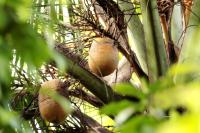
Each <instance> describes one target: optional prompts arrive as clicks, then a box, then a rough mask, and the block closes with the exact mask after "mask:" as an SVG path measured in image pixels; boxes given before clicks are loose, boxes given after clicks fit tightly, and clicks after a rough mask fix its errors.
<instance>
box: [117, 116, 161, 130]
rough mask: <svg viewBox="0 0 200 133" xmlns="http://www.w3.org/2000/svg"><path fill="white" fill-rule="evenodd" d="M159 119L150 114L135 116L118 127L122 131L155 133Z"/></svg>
mask: <svg viewBox="0 0 200 133" xmlns="http://www.w3.org/2000/svg"><path fill="white" fill-rule="evenodd" d="M157 122H158V121H157V120H156V119H154V118H153V117H150V116H145V115H141V116H135V117H133V118H131V119H130V120H128V121H127V122H125V123H124V124H123V125H122V126H120V127H118V130H119V131H120V132H121V133H155V129H156V123H157Z"/></svg>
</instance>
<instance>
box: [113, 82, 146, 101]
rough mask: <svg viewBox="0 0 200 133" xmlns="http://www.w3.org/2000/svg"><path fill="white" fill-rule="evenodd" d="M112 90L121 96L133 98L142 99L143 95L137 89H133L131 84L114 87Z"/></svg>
mask: <svg viewBox="0 0 200 133" xmlns="http://www.w3.org/2000/svg"><path fill="white" fill-rule="evenodd" d="M114 90H115V91H116V92H118V93H120V94H122V95H127V96H133V97H137V98H140V99H144V98H145V97H146V96H145V94H144V93H143V92H142V91H141V90H139V89H138V88H135V87H133V86H132V85H131V84H119V85H116V86H114Z"/></svg>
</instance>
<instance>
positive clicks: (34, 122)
mask: <svg viewBox="0 0 200 133" xmlns="http://www.w3.org/2000/svg"><path fill="white" fill-rule="evenodd" d="M133 1H134V2H133V3H132V5H134V6H133V7H137V8H139V9H136V10H135V13H138V14H139V15H140V16H139V17H138V16H135V17H133V18H132V19H131V18H129V17H130V16H128V17H127V16H126V17H125V18H126V19H130V23H129V24H128V25H129V27H127V28H128V29H129V32H130V33H128V35H127V36H128V37H129V41H130V43H134V45H137V44H140V45H139V46H132V47H134V48H133V49H134V50H135V51H134V53H136V57H137V58H139V59H138V60H139V63H140V64H141V65H140V66H141V67H142V70H143V71H145V72H146V73H147V76H148V79H147V78H144V77H138V78H139V86H134V85H133V84H131V83H127V84H125V83H123V84H117V85H115V86H114V87H113V90H114V92H116V93H113V92H112V90H109V89H110V88H108V86H107V85H106V84H105V83H106V82H104V81H101V80H100V79H99V78H95V76H94V75H92V74H91V73H89V72H88V71H87V70H86V68H87V67H85V68H82V66H81V65H80V66H78V65H76V63H77V62H76V63H74V62H75V60H77V58H73V57H72V56H70V57H71V59H69V57H67V59H65V60H64V58H63V56H61V55H60V54H59V53H57V52H55V51H54V46H55V44H57V43H59V44H62V43H64V44H65V43H66V44H68V47H69V48H70V49H72V50H73V52H74V51H75V53H78V55H81V57H83V58H86V57H87V53H88V45H90V44H91V38H93V37H95V35H96V36H100V35H102V34H103V35H108V36H109V34H106V33H107V32H102V34H100V33H99V32H101V30H99V29H98V30H96V31H97V33H99V35H98V34H97V33H96V32H95V33H94V31H95V30H94V29H92V28H94V27H92V26H91V25H92V22H96V25H97V26H96V28H99V27H100V28H102V27H103V26H102V25H101V23H100V22H98V21H99V20H98V19H97V20H98V21H97V20H95V21H94V20H92V19H91V18H92V17H91V16H90V15H91V14H89V13H91V12H90V11H88V12H89V13H88V14H89V15H88V14H87V15H88V16H87V15H86V16H78V15H80V14H82V13H85V12H81V11H84V10H85V7H84V5H81V4H80V3H81V2H80V1H78V0H77V1H76V2H74V1H73V0H69V1H67V2H63V1H62V0H51V1H48V0H45V1H42V0H32V1H31V0H0V132H5V133H12V132H25V133H27V132H38V131H39V130H42V132H49V131H50V129H51V130H54V131H55V132H59V131H61V132H62V130H61V129H63V131H65V130H64V129H65V128H66V127H70V126H71V125H73V124H74V123H75V124H74V125H75V128H77V129H79V128H80V129H82V128H83V129H85V128H88V127H89V126H88V125H86V126H85V125H84V124H85V123H84V122H83V121H81V120H77V121H75V120H74V118H72V117H73V115H72V116H70V118H69V119H70V120H72V121H75V122H74V123H70V122H71V121H70V120H66V122H65V123H64V124H63V125H54V126H55V127H53V128H51V125H50V126H49V127H48V126H47V125H48V124H49V123H48V122H46V121H44V120H41V117H40V116H39V113H38V105H37V98H36V100H35V97H37V93H38V89H39V85H40V83H41V82H44V81H46V80H49V79H52V78H56V77H57V78H60V79H63V80H64V81H67V82H69V86H68V87H69V88H70V89H71V88H73V89H74V88H75V89H77V88H81V89H82V90H83V91H85V90H87V89H88V90H90V91H91V90H92V91H91V92H92V93H93V94H94V95H96V97H98V98H99V99H100V100H101V101H103V102H104V103H103V102H98V100H99V99H98V100H96V99H95V100H96V101H97V104H93V106H92V107H93V108H94V106H95V105H96V107H97V108H98V109H99V110H100V113H101V114H105V115H107V116H110V117H111V118H112V119H114V121H115V124H114V125H112V126H113V128H112V129H113V131H114V132H118V131H119V132H121V133H200V128H199V125H200V102H199V100H200V68H199V64H200V52H199V49H200V16H199V14H200V0H194V4H193V8H192V12H193V13H191V17H190V21H189V26H188V28H187V32H186V33H185V34H184V36H185V39H183V42H182V43H183V46H182V47H181V53H180V57H179V60H178V62H177V63H176V64H168V63H167V59H166V58H167V55H166V53H164V52H163V51H164V42H163V39H162V38H161V37H162V33H161V28H160V24H159V23H160V22H159V19H158V17H159V16H158V12H156V11H157V10H154V8H152V7H154V6H155V5H154V4H155V3H156V1H155V0H152V1H151V2H150V3H151V4H152V5H150V7H149V5H148V4H147V3H146V2H147V0H141V1H140V2H141V9H140V4H138V3H137V2H136V1H135V0H133ZM129 2H131V1H129ZM57 3H59V4H58V5H57ZM74 3H76V4H74ZM77 3H78V4H77ZM118 4H119V5H120V3H118ZM42 5H43V6H48V7H49V12H50V13H49V14H45V13H46V12H45V9H43V8H42ZM61 5H64V6H65V9H68V12H69V13H68V14H69V16H68V19H67V21H68V22H69V23H70V24H71V25H70V26H71V27H70V26H69V25H65V24H63V23H64V22H66V21H64V18H65V16H63V15H61V14H62V13H63V10H62V8H61ZM129 6H130V5H127V4H121V5H120V6H119V7H120V8H121V9H127V8H128V7H129ZM55 7H56V8H55ZM72 8H76V9H79V8H81V9H80V12H79V13H80V14H78V13H77V12H75V11H74V12H73V11H72ZM130 8H132V6H130ZM127 10H128V9H127ZM130 11H131V10H130ZM130 11H129V13H130ZM147 11H148V12H147ZM124 12H125V11H124ZM140 12H142V14H140ZM128 15H130V14H128ZM149 16H153V17H152V18H151V17H149ZM81 17H82V18H84V17H86V18H87V17H88V19H85V20H81ZM90 17H91V18H90ZM173 17H177V16H176V15H174V16H173ZM179 17H180V16H179ZM141 18H142V19H141ZM140 19H141V20H142V21H143V23H142V22H141V21H140ZM86 20H87V21H86ZM79 21H80V22H84V23H82V24H83V25H78V24H79V23H77V22H79ZM127 21H128V20H127ZM174 21H176V20H174V18H173V22H174ZM177 21H179V19H177ZM89 22H91V23H89ZM134 22H136V23H137V24H131V23H134ZM85 23H86V24H85ZM87 23H89V24H91V25H89V24H88V25H87ZM73 24H74V25H73ZM137 25H139V27H141V28H138V29H137V30H135V31H133V32H131V30H134V28H136V27H137ZM73 26H74V27H73ZM76 26H77V27H76ZM81 26H82V27H81ZM66 27H67V28H66ZM85 27H87V28H88V27H89V28H88V29H89V30H88V29H87V30H86V31H84V28H85ZM64 28H66V29H64ZM70 28H71V29H70ZM81 28H82V29H81ZM91 29H92V30H91ZM102 30H103V29H102ZM172 31H173V34H172V38H176V37H177V34H180V33H178V31H177V30H176V29H175V27H173V25H172ZM88 32H91V33H88ZM137 33H138V35H140V37H139V36H137V35H136V34H137ZM69 34H70V35H69ZM88 36H89V37H88ZM110 36H111V35H110ZM110 36H109V37H110ZM135 36H137V38H135ZM87 37H88V38H87ZM111 37H112V36H111ZM71 40H72V41H71ZM175 41H176V40H174V42H175ZM147 43H148V44H147ZM141 45H142V46H141ZM145 47H146V48H147V51H146V49H145ZM143 48H144V49H143ZM157 48H158V49H157ZM123 54H124V53H123ZM146 57H147V60H145V59H146ZM157 57H159V58H157ZM138 60H137V61H138ZM73 61H74V62H73ZM52 62H53V63H52ZM48 63H49V64H50V65H52V64H53V65H52V66H53V68H54V69H46V67H48V65H46V64H48ZM137 63H138V62H137ZM55 64H56V65H55ZM45 65H46V66H45ZM73 69H76V70H73ZM47 70H52V71H53V72H51V71H47ZM64 70H67V71H66V72H65V71H64ZM43 71H45V72H46V73H48V74H46V73H45V72H43ZM77 71H78V73H79V74H74V73H76V72H77ZM41 73H43V74H41ZM52 73H53V74H52ZM65 73H67V74H65ZM88 73H89V74H88ZM136 73H137V72H136ZM68 74H69V75H70V76H69V75H68ZM81 74H82V75H86V76H85V77H81ZM16 75H17V76H16ZM49 75H50V76H49ZM52 75H53V76H52ZM55 75H56V76H55ZM77 75H78V76H77ZM91 75H92V76H93V77H92V76H91ZM51 76H52V77H51ZM80 77H81V78H80ZM86 77H87V79H94V81H91V84H90V85H88V84H89V83H85V81H87V79H85V78H86ZM132 80H135V78H132ZM80 83H82V84H80ZM94 83H98V86H95V85H94ZM20 85H21V86H20ZM87 85H88V86H89V87H90V88H92V87H93V88H94V89H90V88H85V87H84V86H87ZM99 86H100V87H101V86H104V88H102V89H104V90H103V91H101V90H98V91H96V90H95V87H99ZM107 89H108V90H109V92H107V91H108V90H107ZM70 91H71V90H70ZM19 92H20V93H19ZM23 92H24V93H23ZM85 92H87V94H88V95H89V96H90V94H91V93H90V92H88V91H85ZM101 92H102V93H101ZM44 93H45V92H44ZM46 93H47V92H46ZM99 93H101V94H99ZM105 93H107V94H108V95H110V96H108V97H107V95H106V96H105V95H104V94H105ZM19 94H20V95H19ZM21 94H24V95H21ZM84 94H85V93H84ZM112 94H116V95H117V96H118V95H119V97H120V98H119V99H122V100H119V99H117V98H113V99H114V100H116V99H117V101H112V99H111V98H112V96H111V95H112ZM49 95H50V96H51V95H52V97H53V98H54V99H55V100H57V101H58V102H59V103H60V104H61V105H62V106H63V107H65V109H66V110H69V109H70V107H71V105H69V103H68V102H69V101H71V102H72V103H73V102H74V103H73V105H74V108H79V109H80V110H81V111H82V110H84V106H82V105H81V106H79V107H77V106H76V104H75V103H76V102H77V103H78V100H79V99H81V100H83V101H84V100H85V101H87V100H88V99H84V98H83V97H81V96H76V98H77V97H78V98H77V99H78V100H77V99H75V100H74V99H73V98H71V97H70V98H71V99H70V100H69V101H67V103H66V100H64V99H63V97H60V96H57V95H54V94H51V93H50V94H49ZM92 96H93V95H92ZM123 96H128V97H129V98H128V99H126V98H124V99H123ZM74 97H75V96H74ZM94 97H95V96H94ZM102 97H103V98H104V97H106V98H108V100H107V99H103V100H102V99H101V98H102ZM92 98H93V97H92ZM19 99H20V100H19ZM131 99H132V100H131ZM133 99H134V100H133ZM135 99H136V100H135ZM17 100H19V101H20V102H16V101H17ZM34 100H35V101H34ZM95 100H94V101H95ZM33 101H34V102H33ZM96 101H95V102H96ZM105 101H106V102H105ZM15 102H16V103H15ZM87 102H88V101H87ZM108 102H109V103H108ZM105 103H106V104H105ZM107 103H108V104H107ZM65 104H66V105H65ZM88 104H89V103H87V104H86V105H87V106H88ZM90 104H91V103H90ZM102 105H104V106H103V107H102ZM27 107H32V108H31V109H30V110H29V109H27ZM92 107H91V108H92ZM82 108H83V109H82ZM26 109H27V110H28V111H32V110H33V111H34V115H30V118H29V115H27V114H26V115H24V114H25V113H26V112H25V111H26ZM70 111H71V110H70ZM94 112H95V113H94V114H95V115H96V113H97V112H98V111H94ZM84 113H85V112H84ZM85 114H86V115H89V114H90V113H87V112H86V113H85ZM77 118H78V117H77ZM106 120H107V119H106ZM107 121H108V122H107V123H109V122H110V123H111V124H113V122H111V120H110V121H109V120H107ZM80 123H83V125H81V124H80ZM70 124H71V125H70ZM76 124H77V125H76ZM101 124H102V125H104V123H101ZM74 125H73V126H74ZM37 127H40V128H37ZM42 127H44V129H42ZM90 128H91V127H90ZM79 131H80V130H79ZM50 132H51V131H50ZM65 132H67V131H65ZM68 132H70V131H68ZM80 132H81V131H80Z"/></svg>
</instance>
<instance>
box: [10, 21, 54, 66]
mask: <svg viewBox="0 0 200 133" xmlns="http://www.w3.org/2000/svg"><path fill="white" fill-rule="evenodd" d="M10 41H11V45H12V47H14V48H15V49H16V53H17V56H20V57H21V59H22V61H24V62H26V63H27V64H28V65H30V66H32V65H33V66H36V67H39V66H41V65H42V63H43V62H44V61H47V60H48V59H49V58H50V57H51V56H50V55H51V54H50V51H49V49H48V46H47V44H46V43H45V41H44V40H43V39H42V38H41V37H40V36H39V35H37V34H36V33H35V31H34V30H33V29H32V28H31V27H30V25H28V24H19V25H18V26H16V27H15V28H14V29H13V31H12V36H11V38H10Z"/></svg>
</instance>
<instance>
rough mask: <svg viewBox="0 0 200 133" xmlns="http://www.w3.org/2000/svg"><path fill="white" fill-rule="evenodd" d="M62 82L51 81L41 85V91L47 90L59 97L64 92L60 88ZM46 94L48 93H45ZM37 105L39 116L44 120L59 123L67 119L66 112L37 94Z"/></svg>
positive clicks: (44, 96) (52, 101)
mask: <svg viewBox="0 0 200 133" xmlns="http://www.w3.org/2000/svg"><path fill="white" fill-rule="evenodd" d="M62 84H63V82H61V81H60V80H59V79H53V80H50V81H46V82H44V83H43V84H42V85H41V89H47V90H50V91H55V92H56V93H58V94H59V95H63V93H64V90H63V88H62ZM47 93H48V92H47ZM38 105H39V111H40V115H41V117H42V118H43V119H44V120H47V121H49V122H52V123H61V122H63V121H64V120H65V118H66V117H67V112H65V111H64V109H63V108H62V107H61V106H60V105H59V104H58V103H57V102H56V101H55V100H53V99H52V98H51V97H49V96H48V95H45V94H43V93H41V90H40V92H39V97H38Z"/></svg>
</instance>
